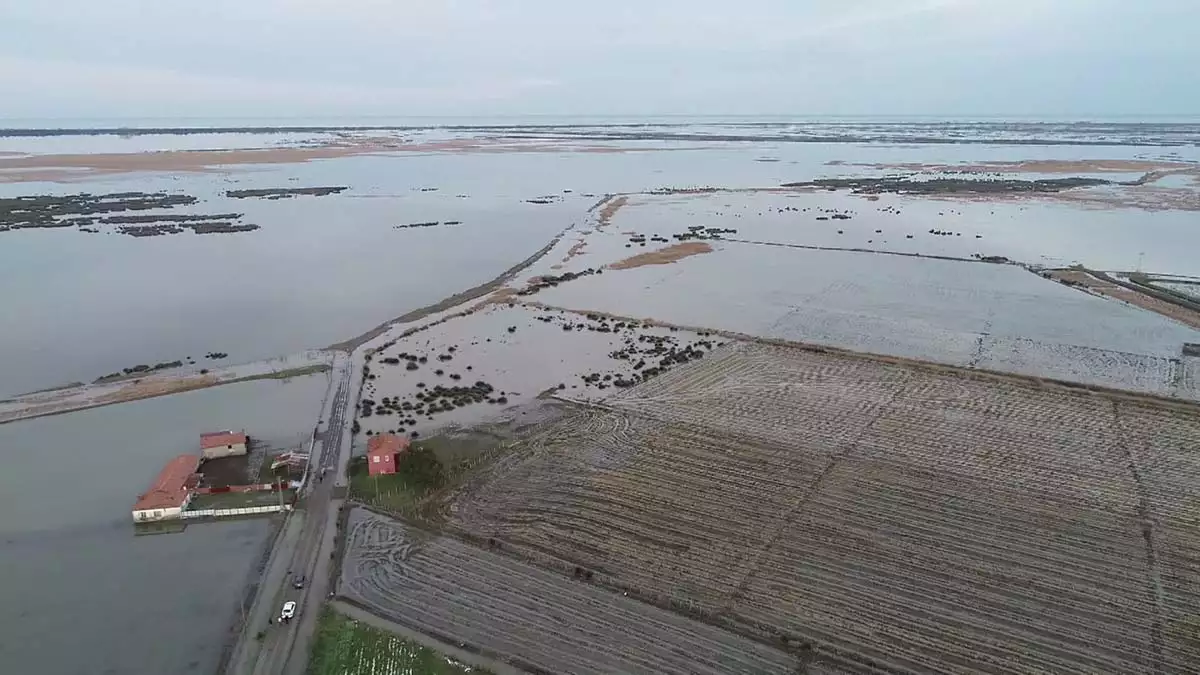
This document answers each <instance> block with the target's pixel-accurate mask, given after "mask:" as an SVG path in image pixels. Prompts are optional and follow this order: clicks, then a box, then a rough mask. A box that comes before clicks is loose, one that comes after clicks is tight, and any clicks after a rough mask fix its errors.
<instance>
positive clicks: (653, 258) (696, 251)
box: [608, 241, 713, 270]
mask: <svg viewBox="0 0 1200 675" xmlns="http://www.w3.org/2000/svg"><path fill="white" fill-rule="evenodd" d="M712 250H713V247H712V246H711V245H709V244H707V243H705V242H702V241H688V242H684V243H682V244H674V245H672V246H667V247H666V248H660V249H658V250H657V251H650V252H648V253H639V254H638V255H635V256H631V257H629V258H626V259H624V260H619V261H617V262H615V263H613V264H611V265H609V266H608V269H610V270H628V269H633V268H635V267H642V266H644V265H666V264H667V263H673V262H675V261H676V260H682V259H684V258H688V257H690V256H694V255H700V254H701V253H712Z"/></svg>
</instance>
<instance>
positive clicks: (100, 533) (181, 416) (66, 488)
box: [0, 375, 328, 675]
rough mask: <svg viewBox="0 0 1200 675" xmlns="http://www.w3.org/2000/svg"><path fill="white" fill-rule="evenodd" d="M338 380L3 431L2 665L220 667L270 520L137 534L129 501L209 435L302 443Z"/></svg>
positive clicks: (189, 398)
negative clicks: (228, 432)
mask: <svg viewBox="0 0 1200 675" xmlns="http://www.w3.org/2000/svg"><path fill="white" fill-rule="evenodd" d="M327 382H328V378H327V376H326V375H314V376H309V377H304V378H296V379H293V380H291V381H286V382H282V381H275V380H261V381H255V382H247V383H242V384H234V385H227V386H223V387H216V388H212V389H206V390H202V391H196V392H190V393H186V394H177V395H174V396H169V397H164V398H158V399H150V400H145V401H137V402H134V403H125V404H121V405H114V406H108V407H104V408H95V409H92V410H86V411H81V412H76V413H71V414H68V415H61V416H54V417H44V418H40V419H34V420H28V421H23V422H15V423H12V424H6V425H2V426H0V463H2V464H3V466H4V470H3V471H0V540H2V541H3V555H0V664H2V667H0V671H3V672H5V673H38V674H39V675H59V674H61V675H79V674H81V673H88V674H105V675H108V674H113V675H115V674H117V673H120V674H121V675H162V674H163V673H211V672H213V671H214V670H215V668H216V666H217V663H218V660H219V659H220V656H221V650H222V647H223V645H224V642H225V640H226V637H227V632H228V630H229V627H230V626H231V625H232V623H233V620H234V618H235V615H236V612H237V611H238V609H237V606H238V605H237V603H238V600H239V599H240V597H241V594H242V590H243V588H244V587H245V584H246V582H247V581H248V580H249V579H250V578H251V575H254V574H256V570H255V567H256V565H257V563H258V561H259V559H260V556H261V554H262V552H263V550H264V547H265V544H266V542H267V535H268V534H269V532H270V527H271V526H270V521H268V520H264V519H259V520H241V521H227V522H215V523H205V524H196V525H188V526H187V528H186V529H185V530H184V531H183V532H181V533H173V534H157V535H142V536H138V535H136V534H135V529H134V525H133V523H132V521H131V520H130V515H129V514H130V507H131V506H132V504H133V502H134V500H135V499H136V497H137V495H138V494H139V493H140V492H142V491H144V490H145V489H146V487H147V486H149V484H150V483H151V481H152V480H153V479H154V477H155V476H156V475H157V474H158V471H159V470H160V469H161V468H162V466H163V464H165V463H166V461H167V460H168V459H170V458H171V457H174V456H175V455H178V454H181V453H184V452H191V451H196V450H197V437H198V435H199V434H200V432H202V431H211V430H214V429H221V428H245V429H246V431H247V432H248V433H249V434H250V435H251V437H253V438H257V439H261V440H262V441H264V442H265V443H269V444H270V445H272V446H276V447H288V446H290V445H293V444H296V445H298V444H299V443H301V442H302V441H303V440H304V438H306V437H307V434H308V432H309V431H310V430H311V428H312V425H313V424H314V423H315V420H316V418H317V416H318V415H319V414H320V404H321V400H322V398H323V396H324V394H325V390H326V385H327ZM249 410H252V411H253V416H252V417H247V411H249Z"/></svg>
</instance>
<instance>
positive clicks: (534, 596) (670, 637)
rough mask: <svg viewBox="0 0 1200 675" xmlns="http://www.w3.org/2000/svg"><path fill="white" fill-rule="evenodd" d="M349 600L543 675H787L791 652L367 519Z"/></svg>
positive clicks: (358, 532)
mask: <svg viewBox="0 0 1200 675" xmlns="http://www.w3.org/2000/svg"><path fill="white" fill-rule="evenodd" d="M339 593H340V594H341V595H343V596H344V597H347V598H348V599H350V600H352V601H354V602H356V603H358V604H361V605H363V606H365V607H367V608H369V609H371V610H372V611H374V612H377V613H379V614H380V615H382V616H385V617H387V618H390V619H392V620H395V621H397V622H399V623H402V624H405V625H407V626H408V627H410V628H412V629H414V630H418V631H421V632H424V633H426V634H430V635H433V636H436V637H440V638H442V639H446V640H452V641H454V642H462V643H466V644H467V645H468V646H470V647H471V648H474V649H478V650H481V651H483V652H485V653H488V654H490V655H492V656H496V657H499V658H502V659H505V660H508V661H510V662H512V663H514V664H516V665H518V666H520V667H523V668H525V669H529V670H533V671H541V672H575V673H613V672H654V673H714V674H715V673H736V672H741V673H771V672H776V673H786V672H790V671H791V668H792V667H794V665H795V661H794V659H793V658H792V657H790V656H788V655H787V654H785V653H784V652H782V651H779V650H776V649H773V648H770V647H766V646H764V645H761V644H758V643H755V642H752V641H750V640H746V639H744V638H741V637H738V636H736V635H733V634H731V633H729V632H727V631H723V630H721V629H718V628H714V627H711V626H708V625H705V624H703V623H699V622H696V621H693V620H690V619H686V618H684V617H680V616H677V615H675V614H672V613H670V612H666V611H663V610H661V609H657V608H655V607H651V606H649V605H645V604H643V603H639V602H637V601H635V600H633V599H630V598H625V597H622V596H618V595H615V594H612V593H611V592H608V591H605V590H603V589H600V588H598V587H596V586H594V585H591V584H588V583H586V582H585V581H582V580H575V579H572V578H570V577H567V576H564V575H559V574H555V573H552V572H548V571H545V570H542V569H539V568H537V567H533V566H530V565H527V564H524V563H521V562H519V561H516V560H512V559H510V558H508V557H506V556H504V555H500V554H496V553H491V552H487V551H482V550H479V549H477V548H475V547H473V546H470V545H468V544H464V543H462V542H459V541H457V540H455V539H451V538H448V537H431V536H429V535H424V536H421V535H420V534H419V533H414V532H412V531H410V530H409V528H407V527H406V526H405V525H403V524H401V523H399V522H397V521H392V520H389V519H385V518H383V517H380V516H377V515H375V514H372V513H369V512H366V511H363V510H361V509H359V510H356V511H354V512H353V513H352V514H351V517H350V532H349V538H348V541H347V551H346V561H345V565H344V566H343V574H342V579H341V585H340V587H339Z"/></svg>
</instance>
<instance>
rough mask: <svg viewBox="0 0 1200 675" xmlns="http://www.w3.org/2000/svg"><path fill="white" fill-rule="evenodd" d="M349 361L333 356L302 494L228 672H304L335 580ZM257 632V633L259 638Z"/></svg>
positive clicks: (350, 390)
mask: <svg viewBox="0 0 1200 675" xmlns="http://www.w3.org/2000/svg"><path fill="white" fill-rule="evenodd" d="M354 363H355V361H354V360H353V358H352V357H351V356H350V355H346V354H338V356H337V357H336V358H335V360H334V364H333V370H332V371H331V377H330V385H329V386H330V391H331V392H332V393H331V395H329V396H327V397H326V403H325V407H324V410H323V411H322V415H323V416H322V418H321V419H322V422H323V423H322V424H321V425H320V427H319V428H318V430H317V433H316V436H315V439H316V440H315V442H314V444H313V452H312V455H311V456H310V457H309V478H308V481H307V483H306V485H305V488H304V491H303V492H302V495H301V497H302V499H301V500H300V502H299V504H298V508H297V510H296V511H293V512H292V513H291V514H290V515H289V516H288V519H287V522H286V523H285V524H284V526H283V531H282V532H281V533H280V535H279V538H278V539H277V540H276V542H275V546H274V549H273V551H272V553H271V558H270V561H269V562H268V563H267V569H266V570H265V571H264V574H263V581H262V583H261V585H260V586H259V590H258V593H257V595H256V597H255V601H254V605H253V607H252V608H251V611H250V612H249V614H248V615H247V625H246V628H245V630H243V632H242V637H241V639H240V640H239V641H238V644H237V646H236V647H235V649H234V654H233V658H232V659H231V660H230V663H229V668H228V669H227V671H226V672H227V673H230V674H235V675H242V674H243V673H244V674H252V675H283V674H295V675H302V674H303V673H304V671H305V667H306V665H307V661H308V652H309V648H310V645H311V641H312V637H313V634H314V633H315V631H316V625H317V618H318V616H319V614H320V610H321V605H322V603H323V602H324V600H325V599H326V597H327V596H328V595H329V589H330V587H331V583H332V580H331V579H330V569H331V563H332V554H333V539H334V535H335V534H336V530H337V528H336V526H335V522H336V520H337V513H338V508H339V507H340V506H341V500H339V499H335V498H334V497H333V492H334V488H335V487H337V486H344V485H345V476H344V475H343V470H344V468H345V466H346V462H347V461H348V460H349V455H350V424H351V423H352V421H353V418H354V406H355V405H356V399H357V396H356V392H357V383H358V380H359V379H361V373H356V369H355V367H354V365H353V364H354ZM314 422H315V420H314ZM322 470H325V475H324V478H321V472H322ZM301 574H302V575H304V577H305V579H306V581H305V584H304V587H303V588H300V589H296V588H293V585H292V584H293V581H294V580H295V578H296V577H297V576H298V575H301ZM289 600H293V601H295V602H296V604H297V610H296V617H295V618H294V619H292V620H291V621H290V622H288V623H279V621H278V618H279V612H280V610H281V608H282V607H283V603H285V602H288V601H289ZM269 619H270V620H271V622H270V623H268V620H269ZM260 631H262V632H263V637H262V639H259V638H258V637H257V636H258V634H259V632H260Z"/></svg>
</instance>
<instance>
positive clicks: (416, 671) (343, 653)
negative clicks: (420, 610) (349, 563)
mask: <svg viewBox="0 0 1200 675" xmlns="http://www.w3.org/2000/svg"><path fill="white" fill-rule="evenodd" d="M308 672H309V675H460V674H463V673H481V674H482V673H485V672H486V671H484V670H483V669H481V668H472V667H470V666H465V665H463V664H460V663H457V662H456V661H454V660H453V659H450V658H447V657H446V656H444V655H442V654H438V653H437V652H434V651H433V650H431V649H428V648H426V647H422V646H421V645H419V644H416V643H414V642H412V641H411V640H405V639H404V638H402V637H399V636H397V635H392V634H390V633H387V632H384V631H382V630H379V629H377V628H372V627H371V626H367V625H364V624H362V623H360V622H358V621H355V620H354V619H351V618H349V617H345V616H342V615H341V614H338V613H337V612H335V611H333V610H332V609H329V608H326V609H325V610H324V612H323V613H322V614H321V622H320V624H318V627H317V640H316V642H315V643H314V644H313V651H312V656H311V657H310V659H309V667H308Z"/></svg>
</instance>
